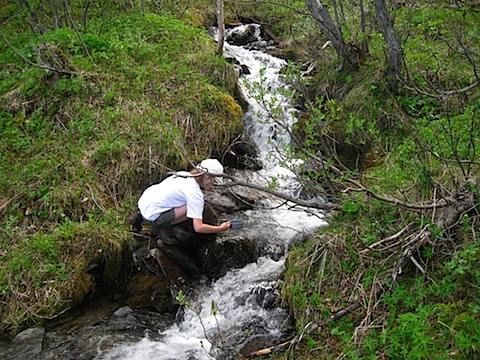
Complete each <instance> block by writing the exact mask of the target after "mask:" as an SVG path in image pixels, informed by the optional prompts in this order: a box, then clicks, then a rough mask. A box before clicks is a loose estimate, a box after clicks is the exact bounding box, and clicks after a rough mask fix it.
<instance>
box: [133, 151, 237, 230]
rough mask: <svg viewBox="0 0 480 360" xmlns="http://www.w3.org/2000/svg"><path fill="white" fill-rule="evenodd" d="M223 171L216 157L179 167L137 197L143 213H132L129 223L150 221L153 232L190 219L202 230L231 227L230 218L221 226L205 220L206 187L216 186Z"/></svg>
mask: <svg viewBox="0 0 480 360" xmlns="http://www.w3.org/2000/svg"><path fill="white" fill-rule="evenodd" d="M222 174H223V166H222V164H220V162H219V161H218V160H216V159H206V160H203V161H202V162H201V163H200V164H199V165H198V166H197V167H196V168H195V169H194V170H192V171H190V172H187V171H180V172H178V173H176V174H175V175H172V176H169V177H167V178H166V179H165V180H163V181H162V182H160V183H158V184H155V185H152V186H150V187H149V188H147V189H146V190H145V191H144V192H143V194H142V196H141V197H140V199H139V200H138V209H139V212H140V214H135V215H133V216H132V217H131V218H130V219H129V221H130V223H131V224H132V225H133V226H134V227H135V228H137V230H141V228H142V225H141V224H142V220H145V221H146V222H148V223H150V224H151V226H152V233H153V234H158V232H159V229H160V228H161V227H162V226H171V225H175V224H178V223H181V222H184V221H187V220H189V219H191V220H192V223H193V229H194V230H195V232H197V233H200V234H214V233H219V232H222V231H225V230H228V229H229V228H230V223H229V222H224V223H222V224H220V225H218V226H215V225H209V224H205V223H204V222H203V208H204V196H203V192H202V190H203V191H207V192H210V191H212V190H213V187H214V184H215V182H216V181H217V180H218V179H217V178H216V177H217V176H221V175H222Z"/></svg>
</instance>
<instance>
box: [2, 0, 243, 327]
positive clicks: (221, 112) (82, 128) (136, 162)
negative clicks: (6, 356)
mask: <svg viewBox="0 0 480 360" xmlns="http://www.w3.org/2000/svg"><path fill="white" fill-rule="evenodd" d="M132 4H133V2H132ZM137 5H138V4H137ZM31 6H32V9H34V10H35V11H37V15H38V16H39V19H42V21H43V24H45V25H50V24H51V25H52V26H51V27H49V28H48V30H47V31H46V32H45V33H44V34H43V35H42V36H38V33H33V32H32V27H30V26H29V25H27V21H28V19H29V18H28V16H29V15H28V13H27V12H25V13H23V15H19V16H17V17H13V16H12V15H13V14H10V15H11V16H10V18H11V19H10V21H6V23H5V27H4V29H3V30H2V34H3V35H4V36H5V37H6V39H7V40H8V41H9V43H10V44H11V46H12V47H13V48H14V49H15V50H16V51H17V52H18V53H19V54H21V55H22V56H23V57H25V58H26V59H28V60H29V61H30V62H32V63H33V64H35V65H37V66H32V65H31V64H30V63H27V62H25V61H24V60H23V59H22V57H20V56H18V55H17V54H16V53H15V52H14V51H13V50H12V49H11V48H10V46H8V45H7V44H6V43H5V42H4V41H0V50H1V51H0V69H1V70H0V106H1V108H0V131H1V133H2V139H0V145H1V146H0V160H1V164H2V165H1V171H0V183H1V185H2V189H4V192H3V193H2V194H1V195H0V203H1V205H2V208H1V212H0V220H1V222H2V224H5V225H4V226H3V227H2V230H1V231H2V234H5V235H6V240H5V241H4V240H3V236H2V237H0V238H1V239H2V241H1V244H2V251H1V252H0V258H1V268H2V271H1V275H2V277H1V278H0V289H2V290H1V291H2V296H7V295H8V298H6V300H5V301H4V304H8V303H9V302H11V304H12V306H8V307H7V306H6V305H5V306H2V309H1V313H2V319H1V320H2V323H3V326H2V328H1V329H0V331H1V332H2V333H7V332H10V331H11V332H13V333H14V332H16V331H18V329H20V328H21V327H22V326H26V325H28V324H29V323H32V322H35V321H37V320H38V317H36V315H42V316H43V315H45V314H47V315H48V314H55V313H56V312H59V311H61V310H62V309H64V308H66V307H67V306H69V304H71V303H72V302H73V303H76V302H78V301H80V300H81V299H82V297H83V296H84V295H85V293H86V292H87V291H88V289H89V286H90V285H89V279H88V274H86V273H85V269H86V267H87V266H88V264H89V263H90V262H91V261H94V260H95V258H97V256H99V254H98V253H97V251H99V250H102V251H105V252H106V253H108V254H109V255H108V256H110V257H109V258H110V259H112V261H111V263H110V266H109V268H108V270H107V271H106V273H105V274H104V277H105V278H106V279H110V280H113V279H114V277H115V272H116V271H118V269H119V267H118V265H119V264H118V262H117V260H116V259H117V255H115V254H118V253H119V251H120V249H121V248H123V247H125V246H128V244H129V243H130V241H132V239H131V238H130V237H129V236H127V230H128V228H127V225H126V224H125V219H126V218H127V216H128V215H129V214H130V211H131V210H132V209H133V208H134V207H135V206H136V204H135V203H136V201H137V199H138V194H139V192H140V191H142V190H143V189H144V187H145V186H146V185H147V184H150V183H152V182H153V181H157V180H158V178H159V177H160V176H161V174H162V173H164V172H167V171H168V169H176V168H184V167H186V165H187V159H186V156H188V157H189V158H190V159H191V160H193V161H199V160H200V159H202V158H205V157H207V156H210V155H211V153H212V152H213V151H215V150H217V151H219V152H220V151H221V150H222V149H225V148H227V147H228V145H229V144H230V140H231V139H233V138H234V137H235V136H236V135H237V134H238V133H239V132H241V129H242V128H241V127H242V124H241V122H240V118H241V115H242V112H241V109H240V107H239V106H238V104H236V103H235V101H234V99H233V96H232V94H233V91H234V89H235V87H234V86H236V80H237V77H236V72H235V70H234V69H233V67H231V65H229V64H228V63H227V62H226V61H225V59H223V58H219V57H217V56H216V55H215V44H214V42H213V41H212V39H211V38H210V36H209V35H208V33H207V31H206V30H205V29H199V28H198V27H196V26H192V25H189V24H187V23H185V22H183V21H181V20H179V19H177V18H176V17H174V16H172V15H169V14H167V13H162V14H155V13H152V12H148V13H146V14H145V15H144V14H142V12H139V11H137V9H139V8H140V7H134V8H131V9H129V10H127V11H124V10H122V11H118V10H119V7H118V2H110V1H107V2H105V3H104V4H99V3H98V4H97V3H95V4H91V7H90V8H89V12H88V13H87V14H85V15H86V17H85V23H84V22H83V13H82V11H79V10H80V9H84V7H83V6H84V4H80V3H76V2H73V3H69V7H70V12H71V14H72V16H73V18H76V19H79V20H78V22H76V26H77V28H76V29H74V28H73V27H71V26H64V27H62V26H60V25H63V24H62V23H58V24H55V25H54V24H53V23H52V22H51V21H52V20H54V18H55V14H50V13H48V11H47V9H48V6H43V7H42V6H40V3H34V2H31ZM77 6H80V7H77ZM109 6H110V8H109ZM2 9H3V7H2ZM8 10H9V11H14V9H12V7H10V8H8ZM99 14H101V15H102V16H96V15H99ZM3 15H4V14H3V13H2V17H3ZM50 16H51V18H50ZM5 20H7V19H5ZM19 24H21V26H19ZM65 25H67V24H65ZM84 25H86V27H84ZM45 44H51V46H52V47H51V48H50V49H54V50H52V51H50V53H49V57H48V59H50V60H51V59H52V58H53V57H54V56H56V57H57V59H58V60H61V62H62V64H63V65H62V66H60V65H59V63H55V62H54V63H53V65H52V64H49V66H50V67H52V66H54V67H55V66H60V67H61V70H65V67H68V70H69V71H71V72H72V74H61V73H56V72H50V71H45V70H43V69H41V66H43V65H44V63H43V62H44V61H46V60H48V59H41V58H40V57H38V53H39V52H38V50H39V49H40V48H41V47H42V46H44V45H45ZM212 69H215V70H216V73H212V72H211V70H212ZM232 84H234V85H232ZM198 104H204V105H203V106H202V107H200V108H199V106H198ZM215 129H218V130H219V131H218V132H217V131H215ZM185 150H186V151H187V152H186V153H185V152H184V151H185ZM112 239H116V241H115V242H114V243H112ZM117 241H118V243H117ZM102 253H103V252H102ZM14 274H19V276H15V275H14ZM21 277H24V278H25V279H27V281H25V282H22V279H21ZM32 294H35V295H32ZM18 296H19V297H18ZM23 297H25V298H31V299H32V300H31V301H32V302H33V301H36V303H35V306H33V305H32V307H30V305H31V304H30V303H28V304H26V305H27V307H28V308H30V309H31V312H29V313H25V311H24V309H25V306H24V305H25V304H22V303H21V301H17V300H18V299H20V298H23ZM2 299H3V297H2ZM15 299H17V300H15Z"/></svg>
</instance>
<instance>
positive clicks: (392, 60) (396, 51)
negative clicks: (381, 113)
mask: <svg viewBox="0 0 480 360" xmlns="http://www.w3.org/2000/svg"><path fill="white" fill-rule="evenodd" d="M373 4H374V6H375V12H376V14H377V21H378V24H379V25H380V28H381V30H382V34H383V38H384V39H385V42H386V43H387V45H388V60H387V70H386V72H385V75H386V76H387V78H388V81H389V86H390V90H392V91H395V90H396V89H397V85H398V79H399V75H400V71H401V69H402V63H403V51H402V46H401V44H400V38H399V37H398V34H397V32H396V31H395V28H394V27H393V21H392V19H391V18H390V16H389V15H388V11H387V6H386V4H385V0H373Z"/></svg>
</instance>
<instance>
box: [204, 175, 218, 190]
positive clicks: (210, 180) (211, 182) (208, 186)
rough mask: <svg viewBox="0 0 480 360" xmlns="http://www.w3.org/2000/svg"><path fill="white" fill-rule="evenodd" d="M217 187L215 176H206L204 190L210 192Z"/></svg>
mask: <svg viewBox="0 0 480 360" xmlns="http://www.w3.org/2000/svg"><path fill="white" fill-rule="evenodd" d="M214 186H215V176H210V175H205V176H204V178H203V190H205V191H207V192H210V191H212V190H213V187H214Z"/></svg>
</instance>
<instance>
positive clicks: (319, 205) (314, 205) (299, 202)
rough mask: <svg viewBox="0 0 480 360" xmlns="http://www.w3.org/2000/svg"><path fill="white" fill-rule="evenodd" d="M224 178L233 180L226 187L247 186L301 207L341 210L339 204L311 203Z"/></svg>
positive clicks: (233, 178)
mask: <svg viewBox="0 0 480 360" xmlns="http://www.w3.org/2000/svg"><path fill="white" fill-rule="evenodd" d="M222 177H225V178H227V179H230V180H232V182H230V183H228V184H225V185H224V186H225V187H230V186H245V187H248V188H251V189H255V190H259V191H263V192H265V193H267V194H271V195H273V196H276V197H278V198H281V199H284V200H287V201H291V202H293V203H295V204H297V205H300V206H306V207H311V208H316V209H320V210H329V211H332V210H340V205H338V204H334V203H329V202H325V203H320V202H319V201H318V200H317V201H309V200H303V199H298V198H295V197H293V196H290V195H287V194H284V193H282V192H280V191H277V190H273V189H269V188H266V187H263V186H259V185H256V184H252V183H249V182H246V181H242V180H240V179H238V178H236V177H234V176H230V175H226V174H223V175H222Z"/></svg>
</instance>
